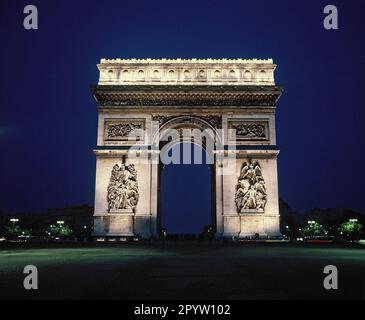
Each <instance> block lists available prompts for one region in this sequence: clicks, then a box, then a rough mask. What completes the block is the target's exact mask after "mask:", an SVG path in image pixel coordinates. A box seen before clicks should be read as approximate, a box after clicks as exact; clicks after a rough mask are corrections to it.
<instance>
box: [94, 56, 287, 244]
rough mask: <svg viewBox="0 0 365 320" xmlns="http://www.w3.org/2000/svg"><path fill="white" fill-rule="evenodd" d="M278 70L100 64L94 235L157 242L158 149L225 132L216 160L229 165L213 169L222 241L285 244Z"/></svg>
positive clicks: (210, 64) (185, 63) (255, 63)
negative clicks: (175, 138)
mask: <svg viewBox="0 0 365 320" xmlns="http://www.w3.org/2000/svg"><path fill="white" fill-rule="evenodd" d="M275 67H276V65H275V64H274V63H273V61H272V60H271V59H268V60H256V59H252V60H244V59H221V60H215V59H190V60H187V59H158V60H153V59H130V60H129V59H114V60H106V59H102V60H101V62H100V64H98V68H99V71H100V78H99V82H98V85H95V86H93V87H92V93H93V95H94V97H95V99H96V101H97V105H98V113H99V116H98V138H97V148H96V150H95V154H96V159H97V163H96V191H95V214H94V235H95V236H102V237H104V236H110V237H124V236H136V235H139V236H141V237H143V238H149V237H157V236H158V231H159V228H160V227H161V226H160V215H161V212H160V211H161V210H160V198H161V194H160V190H161V186H160V183H161V179H160V175H161V164H159V163H156V162H155V161H152V159H154V157H155V156H157V157H158V155H159V153H161V148H160V147H159V148H157V150H156V148H153V145H154V142H155V139H156V135H157V136H159V134H160V133H161V132H162V129H164V130H166V129H177V130H180V131H181V130H183V129H187V128H190V129H200V130H205V129H209V130H211V131H212V132H218V131H220V130H222V131H220V132H221V136H220V140H221V141H220V145H219V147H216V149H215V151H214V152H215V154H220V155H223V157H220V158H219V159H218V158H217V159H216V160H215V162H214V164H213V165H212V168H213V172H214V177H213V179H212V181H213V183H214V186H213V190H214V192H213V195H212V196H213V199H214V206H213V210H214V212H213V221H212V222H213V225H214V228H215V232H216V235H217V237H242V238H244V237H255V236H257V235H259V236H260V237H268V236H269V237H274V236H278V235H280V233H279V201H278V181H277V156H278V153H279V151H278V150H277V148H276V130H275V111H276V103H277V101H278V99H279V98H280V96H281V93H282V89H281V88H280V87H278V86H276V85H275V80H274V70H275ZM156 125H158V129H157V132H156V131H155V130H154V128H155V126H156ZM180 131H179V132H180ZM131 132H132V133H134V136H133V137H131V136H130V134H131ZM214 139H217V138H214ZM130 147H134V148H138V149H139V151H138V152H135V153H131V152H130V150H129V149H130ZM229 155H234V157H233V156H231V157H230V156H229ZM146 159H147V160H148V161H146ZM225 167H230V168H233V170H231V172H230V174H222V170H224V168H225ZM250 170H251V171H250ZM187 187H188V182H187ZM207 187H209V188H210V186H207Z"/></svg>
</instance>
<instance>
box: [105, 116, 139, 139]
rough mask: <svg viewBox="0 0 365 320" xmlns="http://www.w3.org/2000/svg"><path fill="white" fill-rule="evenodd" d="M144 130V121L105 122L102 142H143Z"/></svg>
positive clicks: (122, 120)
mask: <svg viewBox="0 0 365 320" xmlns="http://www.w3.org/2000/svg"><path fill="white" fill-rule="evenodd" d="M144 129H145V122H144V120H130V119H125V120H124V119H121V120H114V119H113V120H106V121H105V125H104V140H106V141H126V140H143V135H144Z"/></svg>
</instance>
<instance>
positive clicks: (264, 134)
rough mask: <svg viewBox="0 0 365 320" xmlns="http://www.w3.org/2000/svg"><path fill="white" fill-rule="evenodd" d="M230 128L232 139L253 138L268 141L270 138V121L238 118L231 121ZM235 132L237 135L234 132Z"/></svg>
mask: <svg viewBox="0 0 365 320" xmlns="http://www.w3.org/2000/svg"><path fill="white" fill-rule="evenodd" d="M228 129H230V130H232V131H231V136H230V139H231V140H233V139H234V138H235V139H236V140H238V141H239V140H252V141H268V140H269V122H268V121H252V120H237V121H229V122H228ZM234 133H235V135H236V136H235V137H234V135H233V134H234Z"/></svg>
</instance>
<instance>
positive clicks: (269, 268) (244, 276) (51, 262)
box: [0, 243, 365, 299]
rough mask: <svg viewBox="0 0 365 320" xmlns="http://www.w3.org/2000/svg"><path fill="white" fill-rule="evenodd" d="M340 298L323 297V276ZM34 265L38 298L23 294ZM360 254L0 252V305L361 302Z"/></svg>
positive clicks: (190, 248) (125, 249) (273, 248)
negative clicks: (330, 270) (17, 301)
mask: <svg viewBox="0 0 365 320" xmlns="http://www.w3.org/2000/svg"><path fill="white" fill-rule="evenodd" d="M329 264H331V265H335V266H336V267H337V268H338V270H339V290H337V291H326V290H324V289H323V279H324V277H325V275H324V274H323V269H324V267H325V266H326V265H329ZM26 265H35V266H37V267H38V271H39V290H37V291H34V290H33V291H26V290H24V288H23V279H24V277H25V275H23V273H22V272H23V268H24V266H26ZM364 290H365V247H336V246H333V245H320V246H315V245H311V246H308V245H298V246H294V245H289V244H234V243H232V244H224V243H166V244H161V243H152V244H149V243H147V244H142V243H138V244H127V243H126V244H107V243H105V244H80V245H76V244H72V245H71V244H67V245H61V244H59V245H52V247H49V246H48V247H47V246H45V245H43V246H38V247H34V246H29V245H24V244H23V245H22V246H19V245H15V244H14V245H13V246H12V247H9V246H3V247H0V299H12V298H21V299H24V298H27V299H353V298H355V299H364V298H365V292H364Z"/></svg>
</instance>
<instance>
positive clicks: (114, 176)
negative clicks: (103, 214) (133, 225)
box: [107, 163, 139, 212]
mask: <svg viewBox="0 0 365 320" xmlns="http://www.w3.org/2000/svg"><path fill="white" fill-rule="evenodd" d="M107 198H108V211H109V212H110V211H113V212H115V211H118V210H119V211H122V210H125V211H128V210H130V211H135V209H136V206H137V204H138V200H139V190H138V181H137V171H136V169H135V167H134V164H129V165H126V164H125V163H122V164H121V165H118V164H116V165H114V167H113V169H112V172H111V177H110V181H109V185H108V195H107Z"/></svg>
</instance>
